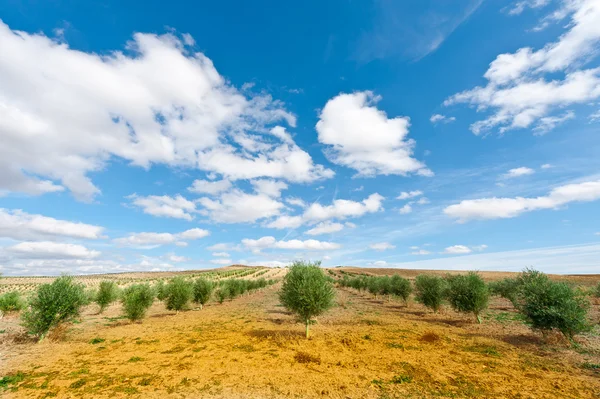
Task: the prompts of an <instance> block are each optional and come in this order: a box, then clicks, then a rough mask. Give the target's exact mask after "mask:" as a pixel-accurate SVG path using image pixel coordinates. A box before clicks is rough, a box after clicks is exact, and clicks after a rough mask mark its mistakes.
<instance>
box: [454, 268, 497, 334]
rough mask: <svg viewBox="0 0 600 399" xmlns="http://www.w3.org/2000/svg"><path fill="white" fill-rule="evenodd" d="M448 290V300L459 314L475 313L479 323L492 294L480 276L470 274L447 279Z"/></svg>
mask: <svg viewBox="0 0 600 399" xmlns="http://www.w3.org/2000/svg"><path fill="white" fill-rule="evenodd" d="M446 281H447V282H448V290H447V292H446V299H447V300H448V302H449V303H450V306H452V308H453V309H454V310H456V311H457V312H463V313H473V314H474V315H475V318H476V319H477V322H478V323H481V318H480V314H481V312H482V311H483V310H485V309H487V307H488V303H489V300H490V292H489V289H488V286H487V285H486V284H485V282H484V281H483V279H482V278H481V277H480V276H479V274H477V273H474V272H470V273H469V274H460V275H455V276H448V277H446Z"/></svg>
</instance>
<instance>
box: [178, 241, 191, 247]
mask: <svg viewBox="0 0 600 399" xmlns="http://www.w3.org/2000/svg"><path fill="white" fill-rule="evenodd" d="M175 245H176V246H178V247H182V248H183V247H187V246H188V243H187V242H185V241H177V242H176V243H175Z"/></svg>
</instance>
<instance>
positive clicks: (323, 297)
mask: <svg viewBox="0 0 600 399" xmlns="http://www.w3.org/2000/svg"><path fill="white" fill-rule="evenodd" d="M319 266H320V263H305V262H294V264H293V265H292V266H291V267H290V270H289V272H288V273H287V274H286V275H285V277H284V279H283V285H282V287H281V291H280V292H279V300H280V301H281V303H282V304H283V306H285V307H286V308H287V309H288V310H289V311H291V312H293V313H296V314H297V315H298V317H299V318H300V319H301V320H302V321H303V322H304V323H305V325H306V338H308V336H309V324H310V321H311V319H312V318H313V317H315V316H319V315H320V314H322V313H323V312H325V311H326V310H327V309H329V308H331V307H332V306H333V303H334V297H335V292H334V288H333V284H332V283H331V281H330V280H329V279H328V278H327V276H326V275H325V273H323V270H322V269H321V268H320V267H319Z"/></svg>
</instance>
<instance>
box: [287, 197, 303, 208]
mask: <svg viewBox="0 0 600 399" xmlns="http://www.w3.org/2000/svg"><path fill="white" fill-rule="evenodd" d="M285 202H287V203H288V204H290V205H293V206H297V207H300V208H305V207H306V202H304V200H303V199H301V198H286V199H285Z"/></svg>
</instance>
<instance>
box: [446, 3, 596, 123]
mask: <svg viewBox="0 0 600 399" xmlns="http://www.w3.org/2000/svg"><path fill="white" fill-rule="evenodd" d="M561 4H562V5H561V8H560V10H559V11H557V12H555V13H554V14H552V15H551V17H550V18H549V19H548V20H546V21H545V23H549V22H551V21H558V20H560V19H563V18H566V17H567V16H570V18H571V20H570V22H569V23H568V24H565V26H566V27H567V31H566V32H564V33H563V34H562V35H561V36H560V37H559V38H558V40H557V41H556V42H553V43H547V44H546V45H545V46H544V47H542V48H541V49H539V50H537V51H534V50H533V49H531V48H528V47H526V48H521V49H519V50H517V51H516V52H515V53H508V54H500V55H498V56H497V58H496V59H495V60H494V61H493V62H492V63H491V64H490V67H489V69H488V70H487V72H486V73H485V75H484V76H485V78H486V79H487V80H488V83H487V85H486V86H485V87H475V88H474V89H472V90H467V91H464V92H462V93H458V94H455V95H454V96H452V97H450V98H449V99H447V100H446V101H445V102H444V104H445V105H451V104H456V103H469V104H471V105H473V106H475V107H477V110H478V111H486V110H492V115H491V116H488V117H487V118H486V119H483V120H480V121H478V122H475V123H474V124H472V125H471V130H472V131H473V133H475V134H481V133H483V132H485V131H487V130H489V129H491V128H494V127H497V126H499V127H500V133H503V132H505V131H507V130H510V129H518V128H529V127H532V126H533V128H534V131H535V132H536V133H538V134H539V133H545V132H547V131H548V130H550V129H552V128H553V127H554V126H556V125H557V124H558V123H561V122H564V121H565V120H567V119H571V118H572V117H573V116H574V114H572V113H571V112H570V111H568V112H567V113H565V114H563V115H562V116H556V115H553V112H555V111H557V110H560V109H562V108H564V107H567V106H570V105H574V104H585V103H588V102H590V101H593V100H594V99H597V98H598V97H600V68H591V69H581V67H582V66H583V65H584V64H585V63H587V62H589V61H590V60H592V59H593V58H594V56H595V55H596V54H597V53H598V42H599V41H600V29H598V26H600V3H599V2H598V1H597V0H576V1H573V0H562V1H561ZM563 72H564V78H557V77H556V73H563Z"/></svg>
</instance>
